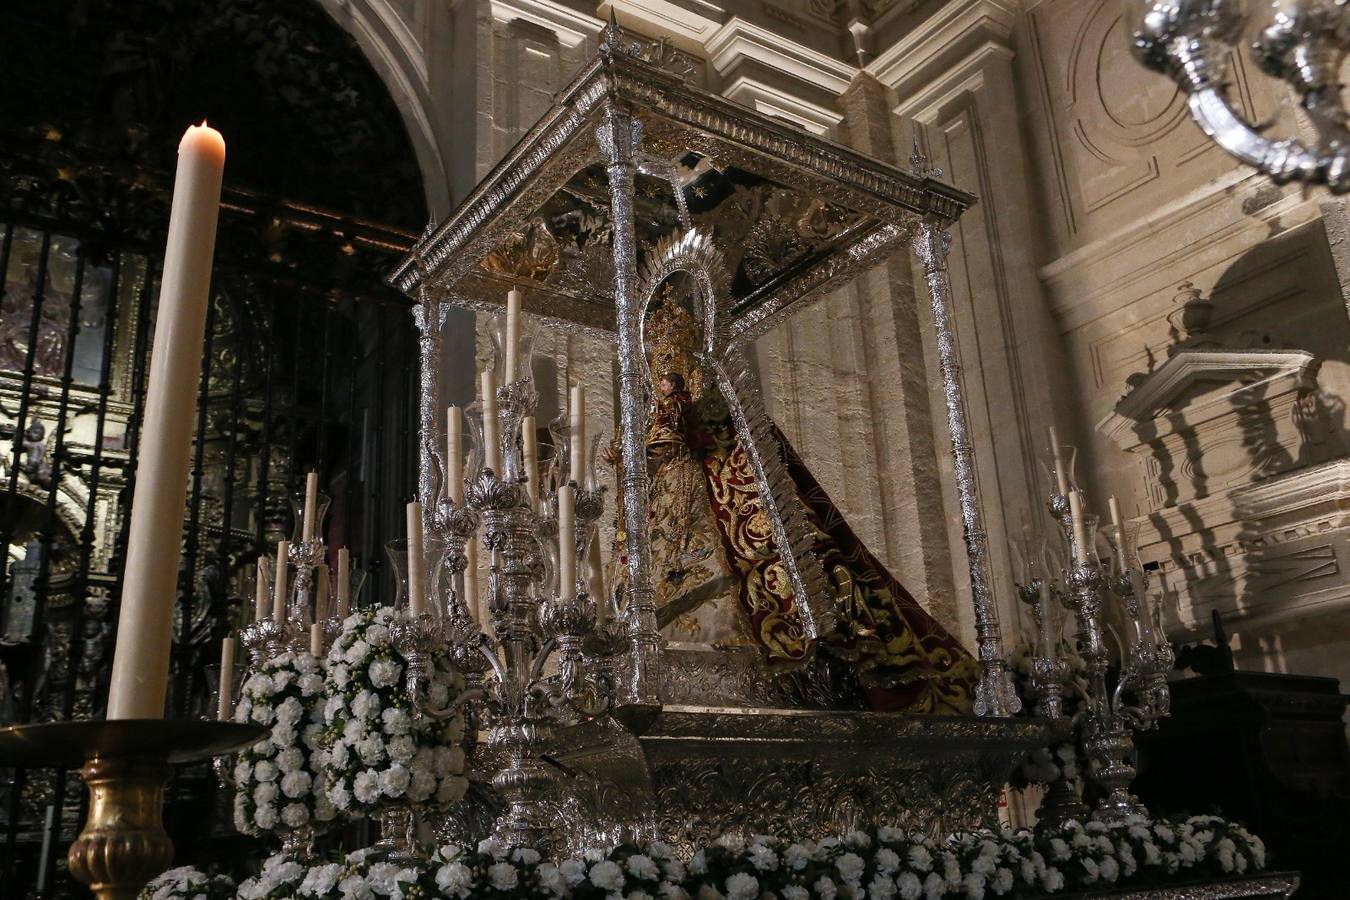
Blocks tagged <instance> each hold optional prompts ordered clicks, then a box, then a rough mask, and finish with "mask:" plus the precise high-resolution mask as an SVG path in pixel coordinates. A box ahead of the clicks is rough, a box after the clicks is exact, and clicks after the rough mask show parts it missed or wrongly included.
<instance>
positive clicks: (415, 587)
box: [408, 500, 427, 616]
mask: <svg viewBox="0 0 1350 900" xmlns="http://www.w3.org/2000/svg"><path fill="white" fill-rule="evenodd" d="M426 577H427V561H426V556H425V555H424V554H423V552H422V504H420V503H418V502H417V501H416V500H414V501H413V502H412V503H409V504H408V611H409V612H411V613H412V614H413V615H414V616H420V615H421V614H422V613H424V612H426V611H427V589H426Z"/></svg>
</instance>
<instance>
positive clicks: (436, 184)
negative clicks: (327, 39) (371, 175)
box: [318, 0, 452, 218]
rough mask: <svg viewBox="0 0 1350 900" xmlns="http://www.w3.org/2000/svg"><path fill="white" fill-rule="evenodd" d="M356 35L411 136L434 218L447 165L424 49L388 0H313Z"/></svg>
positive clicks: (446, 184) (447, 198)
mask: <svg viewBox="0 0 1350 900" xmlns="http://www.w3.org/2000/svg"><path fill="white" fill-rule="evenodd" d="M318 2H319V3H320V4H321V5H322V6H323V8H324V9H325V10H326V11H327V12H328V14H329V15H330V16H332V17H333V19H334V21H336V22H337V23H338V24H339V25H341V26H342V27H343V28H344V29H345V30H346V31H347V32H348V33H349V34H350V35H351V36H352V37H353V38H355V40H356V44H357V46H358V47H359V48H360V49H361V52H362V53H363V54H364V55H365V57H366V59H367V61H369V63H370V65H371V67H372V68H373V69H374V70H375V73H376V74H377V75H378V76H379V77H380V80H381V81H383V82H384V86H385V89H386V90H387V91H388V92H389V95H390V97H391V98H392V99H393V101H394V104H395V106H397V107H398V111H399V113H400V115H401V116H402V117H403V124H404V126H405V127H406V128H407V130H408V136H409V138H410V139H411V140H412V148H413V152H414V153H416V154H417V162H418V165H419V166H420V167H421V169H422V186H423V191H424V193H425V195H426V202H427V208H428V209H430V210H431V213H432V215H433V216H435V217H436V218H440V217H442V216H444V215H446V214H448V213H449V212H450V207H451V199H452V198H451V195H450V180H449V175H448V171H449V169H448V165H447V162H446V159H445V155H444V154H443V153H442V152H441V145H440V141H439V140H437V137H436V129H435V125H434V112H435V111H434V108H433V106H434V104H433V103H432V100H431V93H430V79H429V74H428V73H429V65H428V64H429V54H428V52H427V49H426V48H425V47H423V46H420V45H419V42H418V39H417V37H416V35H414V34H413V33H412V31H411V28H410V27H409V24H408V23H407V22H406V21H405V20H404V19H403V17H402V15H401V14H400V13H399V11H398V10H397V9H396V8H395V5H394V4H392V3H390V2H388V0H318Z"/></svg>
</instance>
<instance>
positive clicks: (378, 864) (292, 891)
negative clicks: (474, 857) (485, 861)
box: [238, 848, 440, 900]
mask: <svg viewBox="0 0 1350 900" xmlns="http://www.w3.org/2000/svg"><path fill="white" fill-rule="evenodd" d="M439 896H440V893H439V891H438V890H437V888H436V883H435V879H434V875H433V873H432V870H431V869H430V868H429V867H428V865H427V864H425V863H421V864H417V863H414V864H412V865H404V864H399V863H392V862H389V861H387V860H383V859H381V858H380V857H379V855H378V854H376V853H375V852H374V851H372V850H371V849H369V848H367V849H364V850H357V851H355V852H353V853H348V854H347V855H346V856H345V857H343V858H342V860H341V861H339V862H330V863H321V864H318V865H313V866H309V867H305V866H302V865H301V864H299V863H298V862H296V861H295V860H294V859H292V858H291V857H289V856H287V855H286V854H284V853H277V854H275V855H273V856H271V857H269V858H268V859H267V861H266V862H264V863H263V867H262V871H261V872H259V873H258V874H257V875H255V876H254V877H252V878H250V879H248V880H247V881H245V882H244V883H242V884H241V885H239V894H238V897H239V900H282V898H292V897H294V898H307V900H312V898H332V900H355V898H360V900H376V898H382V900H414V898H427V900H430V898H434V897H439Z"/></svg>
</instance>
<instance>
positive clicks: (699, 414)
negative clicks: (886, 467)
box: [606, 276, 978, 713]
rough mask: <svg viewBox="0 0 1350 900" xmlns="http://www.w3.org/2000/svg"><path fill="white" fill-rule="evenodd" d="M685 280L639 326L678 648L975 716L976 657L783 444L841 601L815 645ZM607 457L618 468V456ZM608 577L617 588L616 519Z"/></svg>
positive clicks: (663, 569)
mask: <svg viewBox="0 0 1350 900" xmlns="http://www.w3.org/2000/svg"><path fill="white" fill-rule="evenodd" d="M693 289H695V288H694V287H693V285H692V284H686V283H683V280H682V279H681V278H679V277H678V276H677V277H675V278H672V279H669V280H667V281H666V282H665V283H664V284H663V285H662V286H661V288H660V290H659V296H660V299H659V300H654V301H653V303H652V306H651V307H649V312H648V314H647V317H646V320H645V323H644V331H643V333H644V344H645V349H646V357H647V359H646V361H647V364H648V367H649V370H650V373H651V381H652V397H653V401H652V405H651V408H650V410H649V416H648V428H647V435H646V444H647V465H648V472H649V475H650V495H649V498H648V510H649V512H648V527H649V533H650V546H651V570H652V579H653V582H654V585H655V589H656V603H657V622H658V625H659V626H660V628H661V631H662V634H663V636H665V637H666V639H667V640H670V641H672V642H681V643H686V644H696V645H704V646H710V647H714V648H727V647H745V646H749V647H752V648H754V651H755V652H756V653H757V654H758V656H759V658H760V660H761V661H762V663H763V664H764V666H765V667H766V668H767V669H768V670H770V671H791V670H794V669H799V668H801V667H802V666H804V665H806V664H808V663H809V662H810V661H811V660H812V659H813V658H814V657H816V656H817V655H819V656H820V657H823V658H826V659H828V660H833V661H834V662H835V663H836V664H842V665H844V666H846V667H847V668H848V670H849V671H850V673H851V680H852V681H853V682H854V683H855V684H856V685H857V686H858V687H859V688H860V692H861V694H862V696H863V698H864V700H865V702H866V703H867V704H868V705H870V706H871V707H873V708H876V709H885V710H893V711H905V712H913V713H965V712H969V710H970V706H971V700H972V696H973V690H974V685H975V683H976V681H977V680H978V668H977V665H976V663H975V661H974V659H973V658H972V657H971V656H970V654H969V653H967V652H966V651H965V650H964V649H963V648H962V647H961V645H960V644H959V642H958V641H957V640H956V639H955V638H954V637H953V636H952V635H951V634H950V633H948V632H947V631H946V630H945V629H944V628H943V627H942V626H941V625H940V624H939V623H938V622H937V621H936V620H935V619H934V618H933V617H932V616H930V615H929V614H928V613H927V612H926V611H925V610H924V609H923V607H921V606H920V605H919V603H918V601H917V600H915V599H914V597H913V596H911V595H910V594H909V592H908V591H906V590H905V588H904V587H903V586H902V585H901V584H900V583H899V582H898V581H897V580H896V579H895V578H893V577H892V576H891V575H890V573H889V572H887V570H886V568H885V567H884V566H883V565H882V564H881V562H880V561H879V560H877V558H876V557H874V556H873V555H872V554H871V553H870V552H868V550H867V548H866V547H865V546H863V544H862V542H861V541H860V540H859V539H858V537H857V536H856V535H855V534H854V533H853V531H852V530H851V529H850V528H849V526H848V523H847V522H846V521H845V520H844V517H843V516H842V515H841V514H840V512H839V510H838V508H837V507H836V506H835V505H834V503H833V502H832V501H831V500H830V498H829V496H827V495H826V493H825V491H824V490H822V489H821V487H820V485H819V484H818V483H817V482H816V480H815V479H814V478H813V477H812V476H811V473H810V471H809V470H808V469H807V467H806V466H805V465H804V464H803V462H802V460H801V458H800V457H799V456H798V455H797V454H796V452H795V451H794V450H793V449H792V447H791V445H790V444H788V442H787V440H786V439H785V438H784V437H783V435H782V434H781V433H780V432H778V431H777V429H776V428H774V429H773V432H774V435H775V437H776V438H777V440H778V443H779V445H780V446H781V448H782V454H783V460H782V461H783V463H784V465H785V468H786V470H787V473H788V475H789V477H790V479H791V481H792V484H793V485H794V487H795V490H796V494H797V497H798V498H799V499H800V501H801V504H802V506H804V508H805V511H806V517H807V522H808V525H809V527H810V529H811V531H812V533H813V535H814V547H813V549H814V553H815V556H816V558H817V559H818V560H819V561H820V563H821V565H822V568H823V569H824V572H825V576H826V581H827V582H828V590H829V592H830V599H831V602H832V604H833V610H832V612H833V615H832V616H831V622H832V624H831V626H830V627H829V628H828V629H826V630H823V631H821V632H820V633H819V634H817V635H816V636H815V637H811V636H810V635H809V629H806V628H804V627H803V621H802V616H801V611H800V610H798V609H797V603H796V599H795V595H794V591H793V588H792V585H791V584H790V583H789V579H788V577H787V575H786V572H785V567H784V565H783V559H782V557H781V555H780V551H779V546H778V544H777V542H776V541H775V539H774V528H773V523H772V521H771V518H770V515H769V514H768V513H767V512H766V504H765V503H764V502H762V498H761V489H760V486H759V482H758V481H757V479H756V477H755V473H754V469H753V466H752V464H751V460H750V458H749V454H748V453H747V450H746V448H745V447H744V446H743V444H742V441H741V439H740V438H739V437H738V434H737V430H736V428H735V427H734V424H733V417H732V414H731V409H730V407H729V406H728V402H727V398H726V397H725V396H724V395H723V393H722V391H721V390H720V389H719V388H718V386H717V383H716V381H715V379H714V378H713V377H711V375H710V373H709V371H708V370H707V368H706V367H705V365H704V362H703V361H702V360H701V359H700V358H699V356H698V350H697V348H698V347H699V344H700V341H699V337H700V334H701V328H700V326H699V323H698V321H697V319H696V318H695V317H694V315H693V313H691V312H690V310H689V308H688V306H689V305H690V301H689V299H688V292H689V290H693ZM606 458H607V459H609V461H610V462H611V463H612V464H614V465H616V466H617V465H618V459H617V455H616V454H614V453H612V452H610V453H607V454H606ZM618 521H619V523H620V533H619V534H618V535H617V541H616V546H615V554H614V556H613V562H614V565H613V566H612V567H611V572H612V573H614V575H615V578H616V579H617V581H618V582H619V586H620V587H621V586H622V581H623V578H624V573H625V572H626V564H625V563H626V561H625V560H624V558H623V549H622V548H623V547H624V546H625V542H624V535H623V534H622V522H623V521H624V517H623V512H622V510H620V511H619V516H618Z"/></svg>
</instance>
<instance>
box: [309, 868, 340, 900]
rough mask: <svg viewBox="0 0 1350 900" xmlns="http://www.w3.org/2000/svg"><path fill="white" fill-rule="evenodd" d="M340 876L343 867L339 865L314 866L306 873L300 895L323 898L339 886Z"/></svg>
mask: <svg viewBox="0 0 1350 900" xmlns="http://www.w3.org/2000/svg"><path fill="white" fill-rule="evenodd" d="M340 874H342V866H340V865H338V864H337V863H329V864H328V865H326V866H314V867H312V868H310V869H309V871H307V872H305V878H304V880H303V881H301V882H300V893H301V894H309V895H311V896H314V897H322V896H324V895H326V894H327V893H328V892H329V891H331V890H332V889H333V888H334V887H336V886H337V880H338V875H340Z"/></svg>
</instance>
